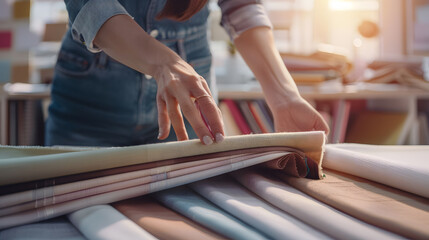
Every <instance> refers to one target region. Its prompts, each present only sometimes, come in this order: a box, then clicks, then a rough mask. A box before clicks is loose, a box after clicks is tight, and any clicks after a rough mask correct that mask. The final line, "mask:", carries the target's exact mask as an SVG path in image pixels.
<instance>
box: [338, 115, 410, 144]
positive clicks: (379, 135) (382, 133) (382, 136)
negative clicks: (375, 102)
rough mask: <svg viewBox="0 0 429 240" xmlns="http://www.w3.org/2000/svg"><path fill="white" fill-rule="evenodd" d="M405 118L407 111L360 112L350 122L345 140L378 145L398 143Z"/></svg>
mask: <svg viewBox="0 0 429 240" xmlns="http://www.w3.org/2000/svg"><path fill="white" fill-rule="evenodd" d="M406 120H407V113H397V112H377V111H366V112H362V113H360V114H359V115H357V118H356V119H355V120H354V121H353V123H352V124H351V126H350V129H349V130H348V132H347V134H346V140H345V141H346V142H348V143H364V144H378V145H395V144H398V143H399V141H400V137H401V133H402V131H403V128H404V127H405V123H406Z"/></svg>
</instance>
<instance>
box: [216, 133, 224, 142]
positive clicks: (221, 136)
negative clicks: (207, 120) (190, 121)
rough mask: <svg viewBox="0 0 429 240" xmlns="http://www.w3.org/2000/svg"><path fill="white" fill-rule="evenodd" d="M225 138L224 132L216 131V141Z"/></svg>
mask: <svg viewBox="0 0 429 240" xmlns="http://www.w3.org/2000/svg"><path fill="white" fill-rule="evenodd" d="M223 139H224V137H223V135H222V133H216V142H218V143H220V142H222V141H223Z"/></svg>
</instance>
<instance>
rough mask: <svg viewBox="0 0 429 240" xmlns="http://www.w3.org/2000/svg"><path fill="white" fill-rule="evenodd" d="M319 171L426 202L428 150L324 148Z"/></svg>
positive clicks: (355, 145) (358, 147) (427, 195)
mask: <svg viewBox="0 0 429 240" xmlns="http://www.w3.org/2000/svg"><path fill="white" fill-rule="evenodd" d="M325 150H326V152H325V156H324V159H323V165H322V166H323V167H324V168H329V169H332V170H336V171H340V172H344V173H348V174H352V175H355V176H358V177H362V178H366V179H369V180H372V181H375V182H379V183H383V184H386V185H388V186H391V187H395V188H398V189H401V190H404V191H407V192H410V193H414V194H417V195H420V196H423V197H427V198H429V187H428V182H429V146H385V147H384V146H371V145H358V144H333V145H326V147H325Z"/></svg>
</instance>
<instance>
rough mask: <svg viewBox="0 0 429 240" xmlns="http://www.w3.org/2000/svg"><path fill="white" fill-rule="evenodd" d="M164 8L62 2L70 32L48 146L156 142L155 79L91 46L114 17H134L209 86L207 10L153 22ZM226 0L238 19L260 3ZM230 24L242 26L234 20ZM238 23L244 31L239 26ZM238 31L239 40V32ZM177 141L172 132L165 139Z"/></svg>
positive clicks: (132, 0)
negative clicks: (180, 19) (183, 18)
mask: <svg viewBox="0 0 429 240" xmlns="http://www.w3.org/2000/svg"><path fill="white" fill-rule="evenodd" d="M165 2H166V0H65V3H66V7H67V10H68V13H69V20H70V23H69V25H70V27H69V30H68V32H67V33H66V35H65V37H64V39H63V44H62V47H61V50H60V53H59V56H58V60H57V64H56V67H55V74H54V79H53V84H52V94H51V100H52V102H51V105H50V107H49V117H48V120H47V123H46V134H45V136H46V137H45V145H48V146H50V145H74V146H128V145H137V144H147V143H155V142H159V140H158V139H157V136H158V121H157V117H158V116H157V114H158V113H157V107H156V92H157V86H156V81H155V80H154V79H151V78H148V77H146V76H145V75H144V74H142V73H139V72H137V71H135V70H133V69H130V68H128V67H127V66H125V65H123V64H121V63H119V62H117V61H115V60H114V59H112V58H110V57H109V56H107V55H106V54H105V53H104V52H100V50H99V49H97V47H96V46H94V44H93V39H94V37H95V36H96V34H97V32H98V30H99V28H100V27H101V26H102V25H103V23H104V22H105V21H107V20H108V19H109V18H110V17H112V16H115V15H117V14H127V15H130V16H131V17H133V19H134V20H135V21H136V22H137V23H138V24H139V25H140V26H141V27H142V28H143V29H144V30H145V31H146V32H148V33H155V32H156V34H155V35H154V34H151V35H152V36H154V37H155V38H156V39H157V40H159V41H160V42H162V43H163V44H165V45H166V46H168V47H169V48H170V49H172V50H173V51H175V52H176V53H178V54H179V55H180V56H181V57H182V58H183V59H184V60H185V61H187V62H188V63H189V64H191V65H192V66H193V67H194V68H195V70H196V71H197V73H198V74H200V75H201V76H202V77H204V78H205V79H206V81H207V82H208V84H209V86H210V85H211V84H210V82H211V74H210V69H211V53H210V49H209V46H208V38H207V18H208V15H209V11H208V7H207V6H205V7H204V8H203V9H202V10H200V11H199V12H198V13H196V14H195V15H194V16H193V17H192V18H190V19H189V20H187V21H184V22H176V21H172V20H168V19H165V20H155V17H156V16H157V14H158V13H159V12H160V11H161V9H162V8H163V6H164V4H165ZM227 2H232V1H231V0H230V1H221V2H219V4H220V6H221V8H222V11H224V12H225V13H228V14H234V13H236V12H237V11H239V8H240V6H243V7H248V6H249V4H250V5H258V6H260V5H261V4H260V3H258V2H257V1H256V2H255V1H254V0H241V1H239V2H240V3H241V4H239V5H237V4H229V5H228V4H225V3H227ZM236 9H238V10H236ZM242 16H244V14H242ZM246 16H247V18H250V16H249V15H248V14H246ZM226 19H229V18H226ZM230 19H231V21H233V22H234V21H235V22H237V17H231V18H230ZM234 19H235V20H234ZM223 21H224V20H223ZM231 24H233V25H234V23H231ZM231 24H229V25H231ZM253 24H255V23H253ZM259 24H262V25H264V24H265V23H264V22H261V23H259ZM236 25H237V27H239V28H240V27H243V24H242V22H241V23H240V24H238V23H236ZM238 25H240V26H238ZM237 27H236V28H234V34H236V33H237V31H238V32H239V30H237ZM245 27H246V28H248V27H249V26H248V25H246V26H245ZM250 27H251V26H250ZM230 28H231V27H230ZM185 125H186V128H187V131H188V135H189V137H190V138H197V136H196V134H195V132H194V131H193V130H192V128H191V127H190V124H189V123H188V122H187V121H185ZM175 139H176V136H175V134H174V131H173V128H172V131H171V132H170V136H169V137H168V138H167V139H166V140H164V141H173V140H175Z"/></svg>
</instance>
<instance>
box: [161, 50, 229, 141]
mask: <svg viewBox="0 0 429 240" xmlns="http://www.w3.org/2000/svg"><path fill="white" fill-rule="evenodd" d="M154 78H155V79H156V81H157V84H158V93H157V98H156V101H157V106H158V125H159V135H158V138H159V139H165V138H167V137H168V134H169V132H170V126H171V125H172V126H173V128H174V131H175V133H176V136H177V140H187V139H188V134H187V133H186V128H185V125H184V121H183V116H182V113H183V115H184V116H185V117H186V119H187V120H188V121H189V123H190V124H191V126H192V128H193V129H194V131H195V133H196V134H197V135H198V137H199V138H200V140H201V142H203V143H204V144H205V145H209V144H212V143H213V141H214V140H215V141H216V142H220V141H222V140H223V136H224V131H223V122H222V116H221V112H220V110H219V108H218V107H217V106H216V103H215V101H214V100H213V97H212V95H211V92H210V89H209V87H208V85H207V82H206V80H205V79H204V78H203V77H201V76H200V75H198V73H196V72H195V70H194V69H193V68H192V67H191V66H190V65H189V64H187V63H186V62H185V61H183V60H182V59H180V58H176V59H175V60H174V61H172V62H171V63H167V64H164V65H161V66H159V67H158V68H156V70H155V74H154Z"/></svg>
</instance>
